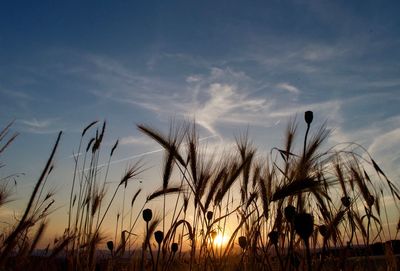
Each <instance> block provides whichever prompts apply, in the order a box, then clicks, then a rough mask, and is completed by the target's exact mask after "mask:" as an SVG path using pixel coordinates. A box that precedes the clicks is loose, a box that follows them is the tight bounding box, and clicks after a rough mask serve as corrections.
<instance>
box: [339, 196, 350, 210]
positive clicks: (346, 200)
mask: <svg viewBox="0 0 400 271" xmlns="http://www.w3.org/2000/svg"><path fill="white" fill-rule="evenodd" d="M340 200H341V201H342V204H343V206H344V207H346V208H349V207H350V204H351V200H350V197H346V196H345V197H342V198H341V199H340Z"/></svg>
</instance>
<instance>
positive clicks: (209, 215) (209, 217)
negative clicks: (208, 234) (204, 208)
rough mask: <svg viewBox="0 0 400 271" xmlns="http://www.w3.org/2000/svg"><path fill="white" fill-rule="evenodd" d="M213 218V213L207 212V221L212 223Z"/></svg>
mask: <svg viewBox="0 0 400 271" xmlns="http://www.w3.org/2000/svg"><path fill="white" fill-rule="evenodd" d="M212 217H213V212H211V211H208V212H207V220H208V221H211V219H212Z"/></svg>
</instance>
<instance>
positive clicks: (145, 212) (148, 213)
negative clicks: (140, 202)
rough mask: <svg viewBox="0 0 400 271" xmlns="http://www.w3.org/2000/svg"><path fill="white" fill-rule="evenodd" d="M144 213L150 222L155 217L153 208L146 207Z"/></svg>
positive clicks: (144, 217)
mask: <svg viewBox="0 0 400 271" xmlns="http://www.w3.org/2000/svg"><path fill="white" fill-rule="evenodd" d="M142 215H143V219H144V221H146V222H149V221H150V220H151V218H152V217H153V212H152V211H151V209H144V210H143V213H142Z"/></svg>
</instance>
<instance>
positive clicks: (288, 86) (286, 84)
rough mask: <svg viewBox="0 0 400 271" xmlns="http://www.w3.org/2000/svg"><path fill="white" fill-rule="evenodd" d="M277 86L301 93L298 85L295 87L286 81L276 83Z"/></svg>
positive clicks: (294, 92)
mask: <svg viewBox="0 0 400 271" xmlns="http://www.w3.org/2000/svg"><path fill="white" fill-rule="evenodd" d="M276 87H277V88H280V89H283V90H287V91H289V92H290V93H293V94H299V93H300V90H299V89H298V88H297V87H295V86H293V85H291V84H289V83H285V82H284V83H279V84H277V85H276Z"/></svg>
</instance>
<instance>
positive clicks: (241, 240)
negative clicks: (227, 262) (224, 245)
mask: <svg viewBox="0 0 400 271" xmlns="http://www.w3.org/2000/svg"><path fill="white" fill-rule="evenodd" d="M238 241H239V246H240V247H241V248H242V249H245V248H246V247H247V238H246V237H245V236H240V237H239V239H238Z"/></svg>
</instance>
